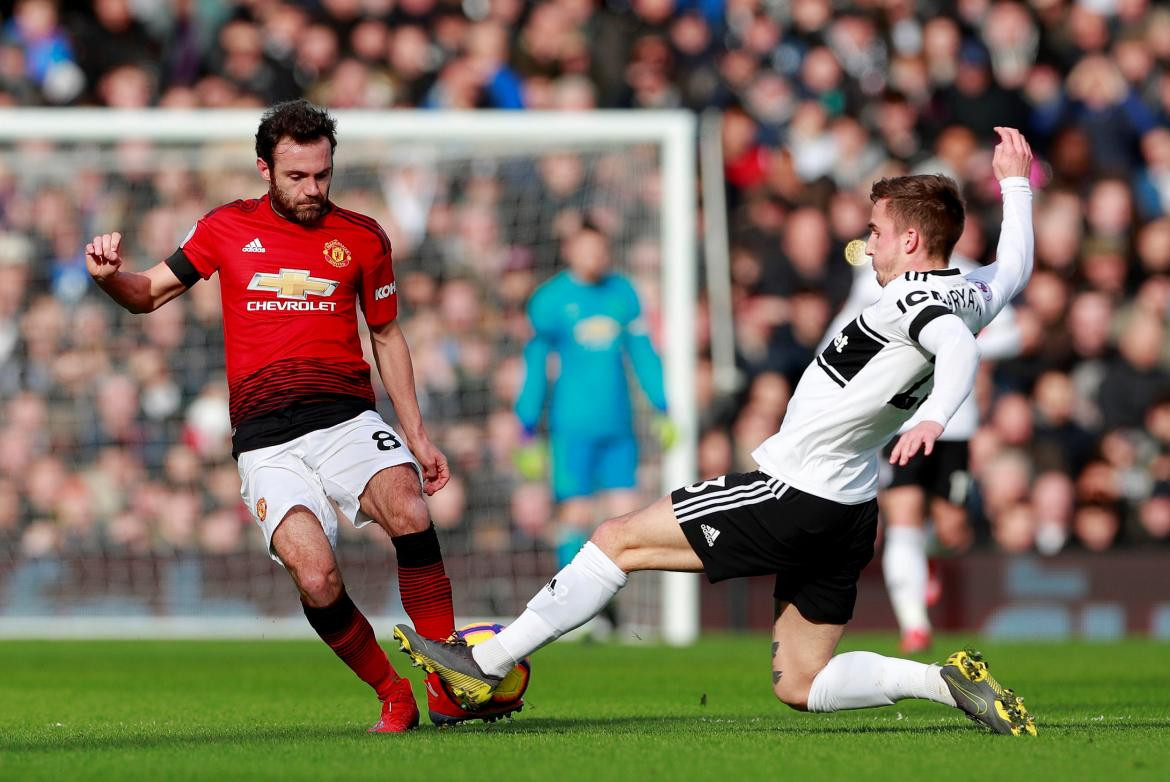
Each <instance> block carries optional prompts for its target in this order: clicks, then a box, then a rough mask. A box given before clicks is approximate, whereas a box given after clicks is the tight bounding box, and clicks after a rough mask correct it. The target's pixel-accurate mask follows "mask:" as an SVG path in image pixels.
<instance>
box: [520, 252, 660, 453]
mask: <svg viewBox="0 0 1170 782" xmlns="http://www.w3.org/2000/svg"><path fill="white" fill-rule="evenodd" d="M528 317H529V319H530V320H531V322H532V329H533V332H534V335H533V337H532V339H531V340H530V341H529V343H528V344H527V345H526V346H525V348H524V370H525V371H524V387H523V388H522V389H521V391H520V396H519V397H518V398H517V399H516V415H517V416H518V417H519V418H520V421H521V423H523V424H524V426H525V427H526V428H527V429H529V430H530V431H532V430H535V429H536V426H537V424H538V423H539V422H540V415H541V410H542V408H543V407H544V398H545V394H546V392H547V385H548V372H547V369H546V366H547V363H548V355H549V353H556V354H557V355H558V357H559V358H560V365H561V370H560V376H559V377H558V378H557V379H556V381H555V382H554V383H553V389H552V405H551V411H550V413H549V429H550V430H551V431H552V432H553V433H554V434H571V435H574V434H575V435H584V436H589V437H606V436H614V435H623V434H629V433H631V432H632V431H633V411H632V409H631V404H630V389H629V384H628V383H627V381H626V365H625V358H624V357H625V355H629V357H630V362H631V364H633V368H634V374H635V375H637V377H638V382H639V383H640V384H641V386H642V390H644V391H645V392H646V396H647V397H648V398H649V400H650V403H651V404H652V405H654V407H656V408H657V409H658V410H663V411H665V410H666V393H665V389H664V388H663V382H662V361H661V360H660V359H659V358H658V354H657V353H656V352H655V351H654V346H653V345H652V344H651V343H650V338H649V336H647V334H646V326H645V323H644V322H643V320H642V308H641V305H640V304H639V303H638V295H637V293H635V291H634V286H633V285H631V284H630V281H629V280H628V279H626V278H625V277H623V276H621V275H619V274H608V275H606V276H605V277H603V278H602V279H601V280H600V281H598V282H597V284H595V285H588V284H585V283H583V282H581V281H579V280H578V279H576V278H575V277H573V276H572V275H571V274H570V273H569V272H567V271H563V272H560V273H559V274H557V275H556V276H554V277H553V278H552V279H550V280H548V281H547V282H545V283H544V284H543V285H541V286H540V287H539V288H537V289H536V291H534V292H533V294H532V298H531V299H530V300H529V302H528Z"/></svg>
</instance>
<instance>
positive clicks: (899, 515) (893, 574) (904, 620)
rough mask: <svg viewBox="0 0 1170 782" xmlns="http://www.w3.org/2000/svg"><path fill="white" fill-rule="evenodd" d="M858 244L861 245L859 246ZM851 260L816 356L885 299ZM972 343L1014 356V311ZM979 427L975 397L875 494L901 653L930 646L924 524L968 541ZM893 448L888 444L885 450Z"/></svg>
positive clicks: (968, 265) (962, 261) (959, 261)
mask: <svg viewBox="0 0 1170 782" xmlns="http://www.w3.org/2000/svg"><path fill="white" fill-rule="evenodd" d="M857 243H858V244H861V240H857ZM851 255H852V254H851V253H848V252H847V254H846V256H847V259H848V260H849V262H850V263H853V264H854V266H853V285H852V287H851V288H850V290H849V298H848V299H847V300H846V302H845V304H844V305H843V306H842V307H841V311H840V312H838V313H837V316H836V317H835V318H834V319H833V322H832V323H830V324H829V327H828V328H827V329H826V330H825V336H824V338H823V339H822V341H821V344H820V345H819V346H818V348H817V352H818V353H819V352H821V351H823V350H824V349H825V348H826V347H828V345H829V343H830V342H832V341H833V339H835V338H836V337H837V336H838V335H840V334H841V333H843V332H844V330H845V328H846V327H847V326H848V325H849V324H850V323H852V322H853V321H854V320H855V319H856V318H857V316H858V315H859V314H861V312H862V311H863V310H864V309H865V308H866V307H868V306H869V305H871V304H873V303H874V302H876V301H877V300H878V299H879V298H880V297H881V295H882V287H881V285H879V284H878V281H877V277H876V276H875V275H874V271H873V266H872V264H871V263H870V261H869V256H867V255H864V254H861V253H858V255H860V258H856V259H855V258H854V257H851ZM950 265H951V267H953V268H956V269H958V270H959V272H960V274H969V273H971V272H973V271H975V270H976V269H978V268H979V266H978V264H976V263H974V262H972V261H970V260H969V259H967V258H965V257H963V256H961V255H959V254H957V253H954V254H952V255H951V263H950ZM975 342H976V344H977V345H978V346H979V353H980V356H981V357H982V358H983V359H985V360H990V361H999V360H1002V359H1006V358H1011V357H1013V356H1015V355H1017V354H1018V353H1019V351H1020V332H1019V328H1018V326H1017V325H1016V317H1015V310H1013V309H1012V307H1011V306H1010V305H1009V306H1007V307H1004V308H1003V310H1001V311H1000V313H999V315H997V316H996V317H995V319H994V320H993V321H991V323H989V324H988V325H987V327H986V328H984V329H983V330H982V331H980V332H979V334H978V336H977V337H976V339H975ZM921 419H922V415H921V413H916V414H915V415H914V417H912V418H911V419H910V420H909V421H907V422H906V423H904V424H903V425H902V430H901V431H903V432H905V431H908V430H909V429H911V428H913V427H914V426H915V425H917V424H918V422H919V421H920V420H921ZM978 427H979V410H978V407H977V405H976V403H975V395H974V393H971V394H968V395H967V398H966V399H964V400H963V403H962V404H961V405H959V409H958V410H957V411H956V412H955V414H954V415H953V416H951V420H950V421H948V422H947V426H946V429H945V430H943V433H942V435H941V436H940V437H939V438H938V442H936V443H935V446H934V450H933V451H932V452H931V453H930V454H929V455H926V454H918V455H916V456H915V457H914V458H913V459H911V460H910V462H909V464H907V465H906V466H904V467H902V466H898V465H895V466H893V467H892V468H891V472H890V475H889V476H888V480H883V482H882V483H883V488H882V489H881V490H880V491H879V492H878V506H879V508H880V509H881V517H882V521H883V522H884V524H885V539H884V542H883V544H882V575H883V576H885V580H886V590H887V591H888V592H889V593H890V603H891V604H892V605H893V608H894V617H895V618H896V619H897V622H898V629H899V630H900V631H901V636H902V640H901V647H900V648H901V651H902V652H903V653H905V654H915V653H918V652H923V651H926V650H927V649H929V648H930V645H931V641H932V633H931V630H932V628H931V625H930V616H929V614H928V612H927V602H928V601H927V593H928V583H929V566H928V562H927V556H926V548H927V545H926V522H927V521H928V520H932V521H933V522H934V527H935V530H934V531H935V537H936V538H937V539H938V541H939V544H940V545H942V546H945V547H948V548H959V547H961V546H962V545H963V542H964V540H965V539H966V538H967V537H968V535H969V529H968V526H967V509H966V507H965V502H966V498H967V491H968V488H969V487H970V482H971V480H970V474H969V473H968V472H967V466H968V450H967V441H968V440H970V439H971V438H972V437H973V436H974V434H975V430H976V429H977V428H978ZM893 445H894V443H893V442H891V443H890V444H889V446H887V447H888V448H892V447H893Z"/></svg>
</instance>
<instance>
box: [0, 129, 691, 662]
mask: <svg viewBox="0 0 1170 782" xmlns="http://www.w3.org/2000/svg"><path fill="white" fill-rule="evenodd" d="M258 116H259V115H258V113H256V112H247V111H245V112H234V111H233V112H200V113H189V114H187V113H175V112H169V113H167V112H129V113H127V112H103V111H100V110H92V111H91V110H57V111H33V110H29V111H15V112H7V113H6V117H5V122H4V123H3V124H2V125H0V410H2V413H3V414H2V417H0V443H2V445H0V634H2V635H8V636H14V635H37V636H45V635H71V634H72V635H126V634H133V635H152V634H157V635H171V636H174V635H191V636H197V637H209V636H229V635H242V636H250V635H260V634H264V635H303V634H308V633H309V632H311V631H310V630H309V629H308V626H307V624H306V623H305V622H304V620H303V617H301V616H300V611H299V603H298V602H297V599H296V595H295V590H294V589H293V587H292V584H291V582H290V581H289V579H288V576H287V575H286V574H285V573H284V572H283V570H282V569H281V568H280V567H279V566H278V565H276V564H275V563H274V562H272V561H271V560H270V559H269V558H268V556H267V554H266V552H265V551H264V548H263V541H262V536H261V535H260V533H259V531H258V529H256V528H255V527H254V525H253V523H252V522H251V520H250V517H249V516H248V515H247V512H246V510H245V509H244V508H243V506H242V505H241V503H240V501H239V494H238V492H239V478H238V476H237V474H236V468H235V462H234V461H233V460H232V458H231V455H230V425H229V423H228V420H227V405H226V385H225V380H224V369H223V359H224V352H223V338H222V334H221V316H220V304H219V291H218V280H217V278H215V277H213V278H212V279H211V280H210V281H207V282H201V283H199V284H197V285H195V286H194V287H193V288H192V289H191V290H190V291H188V293H187V294H186V295H184V296H182V297H180V298H179V299H176V300H174V301H172V302H170V303H169V304H167V305H166V306H164V307H162V308H161V309H159V310H158V311H156V312H155V313H151V314H149V315H145V316H141V315H140V316H132V315H129V314H128V313H125V312H123V311H121V310H120V309H119V308H117V307H116V305H114V304H113V303H112V302H111V301H109V299H108V298H106V297H105V296H104V295H102V294H101V293H100V291H98V290H97V289H96V288H95V287H94V286H93V285H92V283H91V282H90V281H89V279H88V276H87V275H86V273H85V268H84V258H83V256H82V255H81V251H82V248H83V246H84V244H85V242H86V241H87V240H88V238H89V237H91V236H92V235H93V234H96V233H101V232H108V231H115V230H117V231H121V232H123V233H124V235H125V237H126V238H125V239H124V241H123V245H122V246H123V251H124V254H125V255H126V256H127V257H128V259H129V260H128V264H129V266H130V268H132V269H138V270H141V269H143V268H145V267H147V266H148V265H151V264H153V263H155V262H157V261H159V260H161V259H163V258H166V257H167V256H169V255H170V254H171V253H172V252H173V251H174V248H175V247H176V246H177V244H178V242H179V241H180V240H181V239H182V237H183V236H184V234H185V233H186V232H187V231H188V230H189V228H190V227H191V225H193V224H194V222H195V221H196V220H197V219H198V218H199V217H200V216H201V215H202V214H203V213H205V212H206V211H208V210H209V209H210V208H212V207H214V206H216V205H218V204H221V203H225V202H228V201H231V200H234V199H236V198H241V197H257V196H259V195H261V194H263V192H264V190H265V186H264V183H263V182H262V181H261V180H260V178H259V177H258V175H257V173H256V171H255V168H254V161H255V153H254V151H253V136H254V133H255V128H256V124H257V122H258ZM337 116H338V120H339V122H338V138H339V146H338V150H337V154H336V158H335V175H334V183H333V192H332V197H333V199H334V200H335V201H336V202H337V203H339V204H341V205H342V206H345V207H347V208H350V209H354V210H357V211H360V212H364V213H366V214H368V215H371V216H373V217H374V218H376V219H377V220H378V221H379V222H380V223H381V224H382V225H383V226H384V227H385V229H386V231H387V233H388V234H389V235H390V238H391V241H392V243H393V246H394V258H395V272H396V278H397V280H398V290H399V300H400V313H401V314H400V322H401V324H402V326H403V330H404V332H405V334H406V335H407V339H408V341H409V343H410V345H411V352H412V357H413V360H414V367H415V373H416V381H417V387H418V391H419V400H420V405H421V407H422V412H423V416H424V420H425V421H426V422H427V427H428V430H429V432H430V434H431V436H432V438H433V439H434V440H435V441H436V443H437V444H438V445H439V447H440V448H441V449H442V450H443V451H444V453H445V454H446V455H447V457H448V459H449V460H450V462H451V467H452V474H453V478H452V481H451V483H450V484H449V485H448V486H447V488H445V489H444V490H443V491H441V492H440V493H439V494H437V495H436V496H434V497H433V498H430V500H429V502H430V507H431V514H432V517H433V518H434V521H435V523H436V525H437V527H438V529H439V532H440V539H441V542H442V545H443V549H444V553H445V556H446V562H447V570H448V573H449V575H450V577H451V580H452V584H453V588H454V592H455V607H456V613H457V617H458V619H459V620H464V619H467V620H470V619H472V618H477V619H478V618H485V617H498V618H508V617H512V616H515V615H517V614H518V613H519V612H520V611H522V610H523V608H524V604H525V602H526V600H527V599H528V598H529V597H530V596H531V595H532V594H533V593H534V592H535V591H536V590H537V589H539V588H540V586H541V585H542V584H543V583H544V582H545V581H547V579H548V578H549V577H550V576H551V575H552V573H553V572H554V570H555V559H554V556H553V553H552V549H551V546H550V543H551V541H552V525H553V521H554V518H555V507H554V504H553V501H552V497H551V493H550V490H549V484H548V480H547V478H545V479H539V478H537V479H526V478H525V477H524V476H522V475H521V474H520V472H519V471H518V470H517V469H516V468H515V467H514V463H513V455H514V453H515V450H516V448H517V445H518V437H519V424H518V422H517V421H516V419H515V417H514V415H513V414H512V412H511V411H512V403H513V402H514V400H515V396H516V394H517V392H518V388H519V384H520V381H521V379H522V376H523V372H522V366H523V365H522V358H521V351H522V349H523V346H524V343H525V340H526V339H527V336H528V325H527V320H526V316H525V305H526V303H527V300H528V297H529V296H530V294H531V293H532V290H533V288H534V287H535V286H536V285H539V284H540V283H541V282H543V281H544V280H546V279H548V278H549V277H550V276H552V275H553V274H555V273H556V272H558V271H559V270H561V269H562V268H563V259H562V257H561V255H560V239H561V237H563V236H565V235H566V233H567V232H569V231H572V230H573V229H574V228H575V227H576V226H578V225H580V224H581V221H582V220H586V219H587V220H589V221H591V222H592V223H594V224H596V225H598V226H600V227H601V228H602V229H603V230H604V231H605V232H606V233H607V234H608V235H609V236H610V238H611V242H612V250H613V259H614V264H615V268H616V269H617V270H618V271H620V272H622V273H624V274H626V275H627V276H628V277H629V278H630V279H631V280H632V281H633V283H634V286H635V288H636V289H637V291H638V293H639V295H640V298H641V302H642V307H643V311H644V313H645V314H646V316H647V320H648V322H649V324H650V326H651V330H652V337H653V339H654V342H655V345H656V347H657V348H658V350H659V353H660V355H661V356H662V358H663V362H664V370H665V377H666V385H667V393H668V397H669V400H670V404H671V415H672V416H673V417H674V419H675V421H676V424H677V425H678V427H679V429H680V432H681V437H680V442H679V444H678V446H676V447H675V448H674V449H672V450H670V451H668V452H665V453H664V452H663V451H662V449H661V448H660V447H659V445H658V443H657V442H656V441H655V439H654V438H653V437H652V436H651V435H650V426H649V421H650V412H651V411H650V409H649V407H648V405H647V403H646V401H645V396H644V395H642V394H641V392H640V391H635V392H634V394H633V396H634V397H635V399H636V403H635V411H636V419H637V421H638V423H637V430H638V436H639V441H640V446H641V448H640V467H639V480H638V486H639V491H640V492H642V493H643V494H644V495H645V499H646V500H647V501H649V500H650V499H652V498H653V497H656V496H658V495H659V494H661V493H662V491H664V490H665V489H668V488H672V487H675V486H678V485H681V484H683V483H686V482H689V481H691V480H693V479H694V464H693V453H694V447H693V446H694V437H695V433H694V422H695V419H696V416H695V415H694V409H693V408H694V398H693V391H692V386H693V361H694V354H695V346H694V344H693V340H694V326H693V323H694V319H693V303H694V296H695V280H694V276H695V266H696V264H695V258H694V248H693V235H694V233H695V230H694V225H695V223H694V220H695V207H694V190H695V171H694V161H693V147H694V138H693V133H694V129H693V122H692V120H691V118H690V116H689V115H687V114H684V113H673V112H662V113H659V112H648V113H639V114H629V113H625V114H617V113H610V112H597V113H586V114H540V113H535V114H534V113H523V114H520V113H495V112H483V113H475V114H445V113H412V112H394V113H392V114H391V113H385V114H383V113H362V112H358V113H346V112H338V113H337ZM371 364H372V361H371ZM630 381H631V384H632V385H634V386H636V381H635V380H634V379H633V377H632V375H631V378H630ZM374 385H375V388H376V391H377V393H378V394H379V409H380V410H381V411H382V413H383V415H385V416H386V417H387V419H388V420H390V421H393V420H394V418H393V408H392V407H391V406H390V404H389V402H388V400H387V399H386V398H385V394H384V390H383V389H382V388H381V384H380V383H379V382H377V381H375V383H374ZM602 513H603V511H602V510H600V509H599V510H598V511H597V520H598V521H600V520H601V518H602V516H601V514H602ZM338 559H339V561H340V563H341V568H342V574H343V577H344V578H345V581H346V584H347V587H348V589H349V591H350V592H351V594H353V595H354V596H355V600H356V601H357V602H358V604H359V605H361V606H362V607H363V609H364V610H365V611H366V613H367V614H370V615H371V616H375V617H378V618H379V619H380V621H381V622H382V623H380V624H378V625H376V626H377V627H378V629H379V631H380V632H386V631H388V629H389V625H388V624H385V622H389V621H398V620H401V619H403V618H404V614H403V612H402V607H401V602H400V600H399V596H398V592H397V577H396V572H395V565H394V557H393V552H392V547H391V546H390V544H389V542H388V540H387V538H386V536H385V534H384V533H382V532H381V531H379V530H377V529H376V528H375V527H374V526H373V525H371V526H370V527H367V528H365V529H363V530H354V529H353V528H352V527H350V526H348V525H345V524H343V525H342V534H341V537H340V542H339V546H338ZM619 611H620V614H621V617H622V619H623V624H624V625H625V628H626V629H627V630H628V631H629V633H630V634H631V635H636V636H638V637H645V638H664V639H666V640H668V641H672V642H687V641H689V640H690V639H691V638H693V637H694V634H695V632H696V631H697V613H698V611H697V586H696V584H695V581H694V578H693V577H690V576H677V575H674V576H671V575H667V576H662V575H659V574H645V575H638V576H636V577H635V578H634V579H632V581H631V586H630V588H629V589H628V590H627V592H626V593H624V596H623V599H622V602H621V604H620V607H619Z"/></svg>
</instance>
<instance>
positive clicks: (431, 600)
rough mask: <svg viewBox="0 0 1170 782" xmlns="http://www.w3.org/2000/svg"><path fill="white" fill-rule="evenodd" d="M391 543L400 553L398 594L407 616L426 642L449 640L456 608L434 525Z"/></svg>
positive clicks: (453, 625) (397, 538)
mask: <svg viewBox="0 0 1170 782" xmlns="http://www.w3.org/2000/svg"><path fill="white" fill-rule="evenodd" d="M391 540H392V541H393V542H394V548H395V550H396V551H397V553H398V591H399V592H400V593H401V595H402V607H403V608H405V609H406V615H407V616H409V617H410V621H411V623H412V624H413V625H414V629H415V631H416V632H417V633H418V634H419V635H421V636H422V637H423V638H431V639H435V640H442V639H444V638H446V637H447V636H449V635H451V633H453V632H455V608H454V607H453V606H452V605H451V581H450V579H448V578H447V571H446V570H445V569H444V568H443V554H442V552H440V551H439V538H438V536H437V535H435V527H434V525H433V524H432V525H431V527H430V528H429V529H426V530H424V531H422V532H412V533H410V534H409V535H399V536H398V537H395V538H391Z"/></svg>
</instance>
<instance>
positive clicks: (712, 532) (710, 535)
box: [699, 524, 719, 548]
mask: <svg viewBox="0 0 1170 782" xmlns="http://www.w3.org/2000/svg"><path fill="white" fill-rule="evenodd" d="M699 529H701V530H703V537H705V538H706V539H707V546H708V548H710V547H711V546H714V545H715V538H717V537H719V530H717V529H715V528H714V527H708V526H707V525H706V524H700V525H699Z"/></svg>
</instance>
